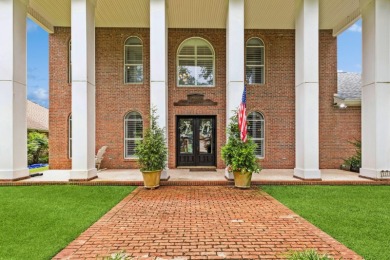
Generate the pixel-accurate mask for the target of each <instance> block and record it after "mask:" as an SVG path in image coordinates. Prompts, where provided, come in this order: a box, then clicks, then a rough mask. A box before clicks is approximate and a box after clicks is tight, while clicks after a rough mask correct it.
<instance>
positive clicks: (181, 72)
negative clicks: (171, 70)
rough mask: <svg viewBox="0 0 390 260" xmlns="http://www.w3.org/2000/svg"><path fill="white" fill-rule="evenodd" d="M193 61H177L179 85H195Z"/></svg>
mask: <svg viewBox="0 0 390 260" xmlns="http://www.w3.org/2000/svg"><path fill="white" fill-rule="evenodd" d="M195 75H196V68H195V61H194V60H179V68H178V82H179V85H181V86H185V85H189V86H191V85H195Z"/></svg>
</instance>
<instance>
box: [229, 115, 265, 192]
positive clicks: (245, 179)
mask: <svg viewBox="0 0 390 260" xmlns="http://www.w3.org/2000/svg"><path fill="white" fill-rule="evenodd" d="M227 132H228V136H229V137H228V141H227V143H226V144H225V145H224V146H223V147H222V159H223V160H224V162H225V164H226V165H227V166H228V170H229V171H230V172H233V175H234V185H235V186H236V187H238V188H249V187H250V185H251V180H252V174H253V173H259V172H260V170H261V168H260V166H259V164H258V163H257V158H256V155H255V149H256V144H255V143H254V142H253V140H252V139H251V138H250V137H248V138H247V141H246V142H243V141H241V138H240V131H239V129H238V117H237V114H236V113H235V115H234V116H233V117H231V118H230V123H229V126H228V131H227Z"/></svg>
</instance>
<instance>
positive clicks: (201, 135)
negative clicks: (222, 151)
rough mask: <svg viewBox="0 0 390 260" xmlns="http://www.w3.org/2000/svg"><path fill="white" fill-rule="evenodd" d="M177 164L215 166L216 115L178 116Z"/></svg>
mask: <svg viewBox="0 0 390 260" xmlns="http://www.w3.org/2000/svg"><path fill="white" fill-rule="evenodd" d="M176 125H177V134H176V136H177V139H176V145H177V151H176V154H177V166H215V158H216V157H215V151H216V149H215V144H216V142H215V134H216V129H215V117H213V116H196V117H195V116H179V117H177V124H176Z"/></svg>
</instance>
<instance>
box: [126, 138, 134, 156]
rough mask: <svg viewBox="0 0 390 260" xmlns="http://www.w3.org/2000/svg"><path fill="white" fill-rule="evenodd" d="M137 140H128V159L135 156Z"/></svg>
mask: <svg viewBox="0 0 390 260" xmlns="http://www.w3.org/2000/svg"><path fill="white" fill-rule="evenodd" d="M135 147H136V140H126V157H131V156H133V155H134V154H135Z"/></svg>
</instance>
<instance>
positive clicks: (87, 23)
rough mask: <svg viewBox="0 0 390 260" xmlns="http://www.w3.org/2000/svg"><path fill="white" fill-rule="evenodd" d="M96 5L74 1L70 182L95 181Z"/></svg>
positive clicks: (90, 2) (72, 6) (83, 0)
mask: <svg viewBox="0 0 390 260" xmlns="http://www.w3.org/2000/svg"><path fill="white" fill-rule="evenodd" d="M95 4H96V0H72V2H71V11H72V14H71V18H72V24H71V25H72V28H71V33H72V171H71V174H70V179H73V180H86V179H92V178H95V177H96V168H95Z"/></svg>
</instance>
